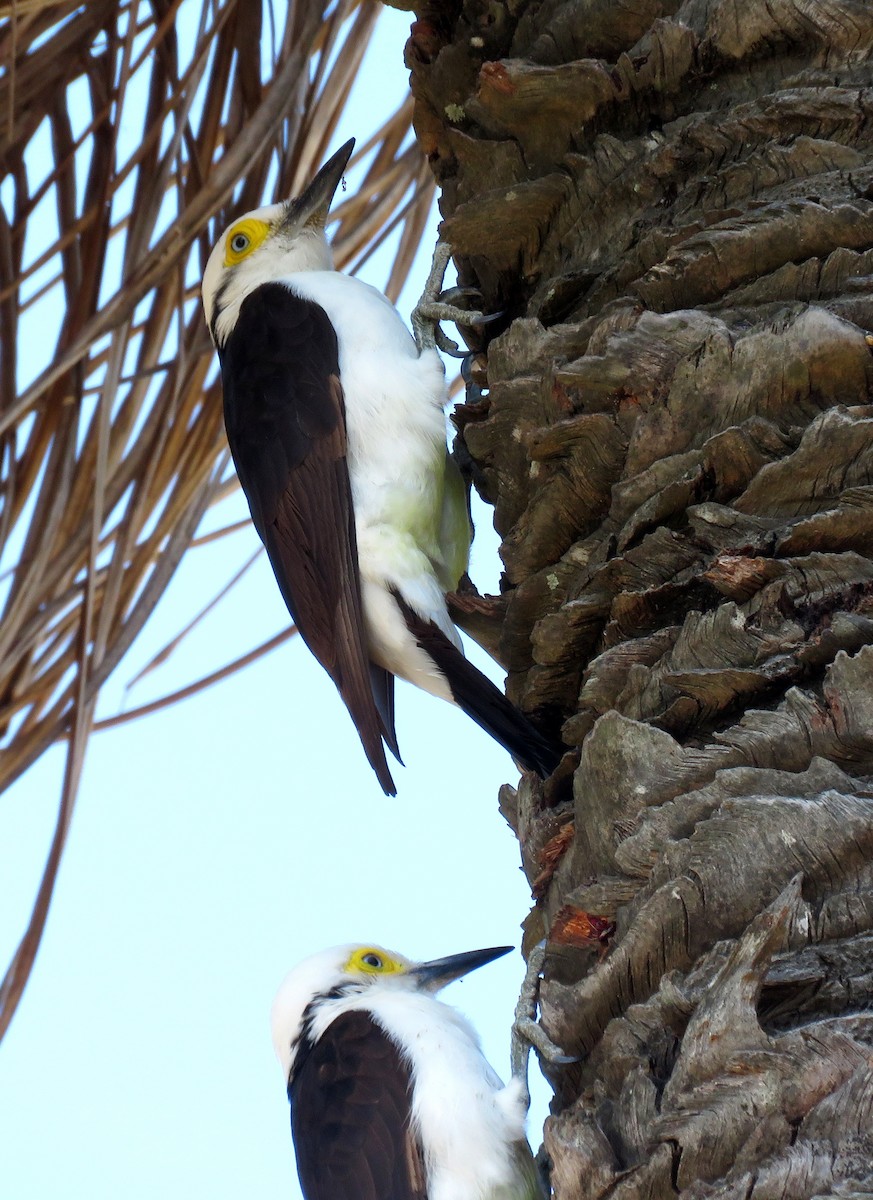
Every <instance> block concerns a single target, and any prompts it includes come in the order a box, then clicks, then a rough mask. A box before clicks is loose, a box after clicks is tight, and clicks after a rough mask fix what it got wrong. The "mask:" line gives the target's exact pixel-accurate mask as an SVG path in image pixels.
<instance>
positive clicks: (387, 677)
mask: <svg viewBox="0 0 873 1200" xmlns="http://www.w3.org/2000/svg"><path fill="white" fill-rule="evenodd" d="M370 683H371V684H372V687H373V700H374V701H375V703H376V710H377V711H378V713H379V719H380V720H381V722H382V737H383V738H384V739H385V744H386V745H387V747H388V749H389V750H390V751H391V753H392V754H393V755H394V757H395V758H396V759H397V761H398V762H399V763H400V765H401V766H403V759H402V758H401V757H400V747H399V746H398V745H397V731H396V730H395V728H394V676H393V675H392V674H391V672H390V671H386V670H385V668H384V667H377V666H376V664H375V663H373V662H371V663H370Z"/></svg>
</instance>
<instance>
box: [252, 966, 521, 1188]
mask: <svg viewBox="0 0 873 1200" xmlns="http://www.w3.org/2000/svg"><path fill="white" fill-rule="evenodd" d="M511 949H512V947H510V946H499V947H496V948H494V949H489V950H474V951H471V952H470V953H467V954H457V955H453V956H452V957H450V958H441V959H437V960H435V961H433V962H425V963H414V962H410V961H409V960H408V959H406V958H403V957H402V956H401V955H399V954H394V953H392V952H390V951H388V950H384V949H383V948H382V947H381V946H366V945H361V946H359V945H352V946H337V947H335V948H333V949H331V950H324V951H322V952H321V953H320V954H315V955H313V956H312V957H311V958H307V959H305V960H304V961H303V962H302V963H300V964H299V965H298V966H297V967H295V968H294V970H293V971H292V972H291V973H290V975H288V976H287V978H286V979H285V981H284V983H283V984H282V986H281V988H280V990H279V993H278V995H277V997H276V1000H275V1002H274V1004H273V1012H272V1031H273V1045H274V1047H275V1049H276V1054H277V1055H278V1057H279V1061H280V1063H281V1065H282V1073H283V1075H284V1078H285V1081H286V1084H287V1089H288V1099H289V1100H290V1102H291V1132H292V1136H293V1138H294V1149H295V1153H296V1156H297V1173H298V1175H299V1177H300V1186H301V1189H302V1191H303V1195H304V1197H305V1200H539V1198H541V1197H542V1195H543V1189H542V1185H541V1182H540V1177H539V1174H538V1171H537V1169H536V1166H535V1163H534V1160H533V1157H532V1155H531V1152H530V1147H529V1146H528V1144H527V1140H526V1138H525V1133H524V1123H525V1117H526V1105H525V1103H524V1100H523V1086H522V1084H521V1082H520V1081H519V1080H517V1079H513V1080H511V1081H510V1083H509V1084H508V1085H507V1086H505V1087H504V1085H503V1084H502V1083H501V1081H500V1079H499V1078H498V1077H497V1075H496V1074H495V1072H494V1071H493V1070H492V1068H491V1066H490V1065H489V1063H488V1062H487V1060H486V1059H485V1057H484V1056H483V1054H482V1051H481V1049H480V1046H479V1039H478V1037H477V1036H476V1032H475V1030H474V1029H473V1028H472V1027H471V1025H470V1024H469V1023H468V1022H467V1020H466V1019H465V1018H464V1017H463V1016H462V1015H461V1014H460V1013H459V1012H458V1011H457V1010H456V1009H454V1008H451V1007H450V1006H449V1005H447V1004H444V1003H443V1002H442V1001H440V1000H438V999H437V998H436V996H435V993H436V992H437V991H439V989H440V988H442V987H444V986H445V985H446V984H447V983H450V982H451V981H452V980H453V979H458V978H460V977H461V976H462V975H464V974H466V973H467V972H469V971H472V970H474V969H475V968H476V967H481V966H483V965H484V964H485V963H488V962H491V961H492V960H493V959H495V958H499V957H500V956H501V955H503V954H506V953H508V952H509V950H511Z"/></svg>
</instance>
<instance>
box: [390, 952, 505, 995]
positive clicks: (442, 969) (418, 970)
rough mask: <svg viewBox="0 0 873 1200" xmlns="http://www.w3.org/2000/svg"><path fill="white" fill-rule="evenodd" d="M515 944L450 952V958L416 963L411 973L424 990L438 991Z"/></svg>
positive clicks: (501, 954) (500, 954)
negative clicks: (462, 952) (455, 952)
mask: <svg viewBox="0 0 873 1200" xmlns="http://www.w3.org/2000/svg"><path fill="white" fill-rule="evenodd" d="M514 949H515V947H514V946H492V947H490V948H489V949H488V950H467V951H466V952H465V953H464V954H450V955H449V956H448V958H434V959H432V960H431V961H430V962H425V963H416V965H415V966H413V967H410V968H409V974H410V975H411V976H412V977H413V979H415V981H416V982H417V983H418V985H419V987H420V988H422V990H424V991H428V992H438V991H439V990H440V988H444V987H445V986H446V984H449V983H452V981H453V980H455V979H460V978H461V976H462V975H469V973H470V972H471V971H475V970H476V969H477V967H484V966H485V964H486V963H490V962H493V961H494V960H495V958H502V957H503V955H504V954H509V952H510V950H514Z"/></svg>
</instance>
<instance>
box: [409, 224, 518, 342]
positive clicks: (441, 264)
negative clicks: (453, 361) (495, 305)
mask: <svg viewBox="0 0 873 1200" xmlns="http://www.w3.org/2000/svg"><path fill="white" fill-rule="evenodd" d="M451 257H452V248H451V246H450V245H449V244H448V242H437V244H436V249H435V250H434V254H433V262H432V264H431V268H430V274H429V275H428V277H427V283H426V284H425V285H424V291H423V292H422V294H421V299H420V300H419V302H418V304H416V306H415V308H414V309H413V310H412V318H411V320H412V332H413V334H414V335H415V343H416V345H417V346H418V351H419V353H421V352H422V350H432V349H434V347H436V348H437V349H438V350H442V351H443V353H444V354H448V355H451V357H452V358H466V357H467V354H468V351H467V350H461V349H460V347H459V346H458V343H457V342H454V341H452V339H451V338H450V337H447V336H446V334H444V333H443V331H442V329H441V328H440V321H454V323H455V324H456V325H462V326H467V327H468V328H474V329H481V328H482V326H484V325H487V324H489V323H490V322H491V321H494V320H497V319H498V317H499V316H500V314H499V313H497V314H495V315H494V316H486V315H485V313H482V312H478V311H476V310H475V309H469V308H464V307H463V304H464V303H467V302H471V303H481V302H482V296H481V293H479V292H477V291H476V290H475V289H474V288H461V287H454V288H449V289H448V290H446V291H444V290H443V279H444V278H445V274H446V267H447V266H448V265H449V259H450V258H451Z"/></svg>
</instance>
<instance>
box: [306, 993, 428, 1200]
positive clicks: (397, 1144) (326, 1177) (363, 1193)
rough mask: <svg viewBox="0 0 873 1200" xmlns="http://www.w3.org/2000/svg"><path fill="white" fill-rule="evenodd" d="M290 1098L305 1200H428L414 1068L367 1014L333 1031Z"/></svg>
mask: <svg viewBox="0 0 873 1200" xmlns="http://www.w3.org/2000/svg"><path fill="white" fill-rule="evenodd" d="M288 1095H289V1099H290V1100H291V1133H292V1135H293V1137H294V1150H295V1152H296V1154H297V1174H298V1175H299V1177H300V1187H301V1189H302V1191H303V1195H304V1197H305V1200H427V1184H426V1178H425V1171H424V1161H423V1157H422V1151H421V1146H420V1145H419V1143H418V1141H417V1139H416V1138H415V1136H414V1134H413V1133H412V1130H411V1129H410V1111H411V1108H410V1104H411V1102H410V1074H409V1068H408V1067H407V1066H406V1065H405V1064H404V1063H403V1061H402V1059H401V1057H400V1052H399V1051H398V1049H397V1047H396V1046H395V1045H394V1043H393V1042H392V1041H391V1040H390V1038H389V1037H388V1036H387V1035H386V1034H385V1033H384V1031H383V1030H382V1029H381V1027H380V1026H379V1025H377V1024H376V1022H375V1021H374V1020H373V1019H372V1017H370V1016H369V1015H368V1014H367V1013H365V1012H350V1013H344V1014H343V1015H342V1016H340V1017H337V1019H336V1020H335V1021H334V1022H333V1023H332V1024H331V1025H329V1026H328V1028H327V1030H326V1031H325V1033H324V1034H323V1036H322V1037H321V1038H319V1040H318V1041H317V1042H316V1043H315V1045H314V1046H313V1047H312V1048H311V1049H310V1050H309V1052H308V1053H307V1054H306V1055H305V1057H304V1058H303V1059H302V1061H300V1063H299V1065H298V1066H297V1068H296V1069H295V1071H294V1074H293V1076H292V1081H291V1086H290V1088H289V1091H288Z"/></svg>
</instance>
